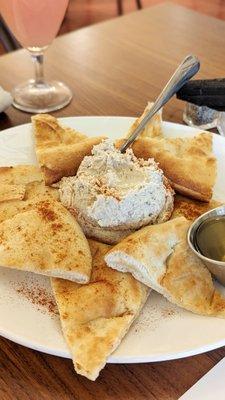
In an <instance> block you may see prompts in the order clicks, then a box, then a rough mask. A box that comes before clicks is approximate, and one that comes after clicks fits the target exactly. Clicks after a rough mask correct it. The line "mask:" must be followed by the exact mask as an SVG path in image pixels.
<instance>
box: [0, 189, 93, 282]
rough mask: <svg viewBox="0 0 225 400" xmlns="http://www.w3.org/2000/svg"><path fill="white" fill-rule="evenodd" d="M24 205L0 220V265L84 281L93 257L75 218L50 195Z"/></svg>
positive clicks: (88, 275)
mask: <svg viewBox="0 0 225 400" xmlns="http://www.w3.org/2000/svg"><path fill="white" fill-rule="evenodd" d="M21 203H23V202H22V201H21ZM14 206H15V208H14V209H13V208H12V209H11V213H12V214H13V213H14V212H15V211H16V209H17V207H18V204H16V205H14ZM25 208H26V209H28V210H26V211H24V212H21V211H22V210H21V209H20V210H19V211H20V212H17V213H16V214H14V216H12V217H11V218H10V217H9V216H8V218H6V219H5V220H4V221H3V222H1V223H0V265H1V266H2V267H9V268H15V269H19V270H21V271H31V272H35V273H38V274H43V275H50V276H54V277H61V278H63V279H70V280H72V281H75V282H79V283H87V282H88V281H89V278H90V274H91V263H92V259H91V254H90V249H89V245H88V242H87V240H86V238H85V236H84V234H83V232H82V230H81V228H80V226H79V225H78V224H77V222H76V220H75V218H74V217H73V216H72V215H71V214H70V213H69V211H67V210H66V209H65V208H64V207H63V206H62V205H61V204H60V203H59V202H58V201H56V200H55V199H54V198H53V197H50V196H49V197H46V198H45V199H43V200H40V201H36V200H35V201H33V202H32V201H31V203H30V204H29V203H28V204H26V205H25Z"/></svg>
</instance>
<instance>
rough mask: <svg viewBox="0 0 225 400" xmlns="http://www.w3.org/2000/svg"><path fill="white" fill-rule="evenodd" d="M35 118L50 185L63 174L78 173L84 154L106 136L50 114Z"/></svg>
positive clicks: (38, 150) (41, 161)
mask: <svg viewBox="0 0 225 400" xmlns="http://www.w3.org/2000/svg"><path fill="white" fill-rule="evenodd" d="M32 122H33V128H34V135H35V143H36V154H37V159H38V163H39V166H40V167H41V170H42V172H43V174H44V177H45V183H46V184H47V185H51V184H53V183H55V182H58V181H59V180H60V179H61V178H62V177H63V176H73V175H75V174H76V172H77V170H78V168H79V165H80V163H81V161H82V160H83V158H84V157H85V156H86V155H90V154H91V150H92V148H93V146H95V145H96V144H99V143H100V142H101V141H102V140H103V139H104V137H87V136H86V135H83V134H81V133H79V132H77V131H75V130H73V129H71V128H63V127H62V126H61V125H60V124H59V123H58V121H57V119H56V118H54V117H52V116H51V115H48V114H40V115H36V116H34V117H32Z"/></svg>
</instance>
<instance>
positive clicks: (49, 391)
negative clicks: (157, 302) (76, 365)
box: [0, 3, 225, 400]
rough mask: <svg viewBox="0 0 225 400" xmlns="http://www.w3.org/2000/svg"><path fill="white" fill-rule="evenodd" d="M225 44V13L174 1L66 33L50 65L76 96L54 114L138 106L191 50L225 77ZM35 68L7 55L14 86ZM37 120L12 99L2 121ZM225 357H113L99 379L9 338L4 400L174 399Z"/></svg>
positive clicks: (170, 114) (2, 124)
mask: <svg viewBox="0 0 225 400" xmlns="http://www.w3.org/2000/svg"><path fill="white" fill-rule="evenodd" d="M224 49H225V23H224V22H222V21H219V20H216V19H212V18H209V17H206V16H203V15H200V14H197V13H195V12H193V11H190V10H188V9H185V8H182V7H179V6H175V5H171V4H168V3H166V4H163V5H160V6H156V7H152V8H149V9H146V10H143V11H138V12H135V13H133V14H130V15H127V16H125V17H120V18H117V19H114V20H111V21H109V22H106V23H101V24H98V25H95V26H92V27H90V28H85V29H82V30H80V31H77V32H74V33H71V34H68V35H65V36H63V37H60V38H58V39H57V40H56V41H55V42H54V44H53V45H52V46H51V48H50V49H49V50H48V52H47V57H46V58H47V59H46V74H47V76H48V77H51V78H60V79H62V80H64V81H65V82H66V83H67V84H68V85H70V87H71V88H72V89H73V91H74V98H73V101H72V102H71V104H70V105H69V106H68V107H67V108H65V109H64V110H61V111H59V112H57V113H55V115H56V116H71V115H96V114H97V115H129V116H130V115H131V116H133V115H138V114H139V113H141V111H142V110H143V108H144V106H145V104H146V102H147V100H150V99H154V98H155V97H156V95H157V94H158V93H159V90H160V88H161V87H162V86H163V85H164V83H165V82H166V80H167V79H168V77H169V75H170V74H171V73H172V72H173V70H174V68H175V66H176V65H177V64H178V63H179V62H180V61H181V59H182V58H183V57H184V56H185V55H187V54H188V53H195V54H196V55H198V57H199V58H200V60H201V62H202V67H201V72H200V73H199V77H202V78H203V77H204V78H214V77H222V76H223V74H224V65H225V50H224ZM31 76H32V64H31V61H30V60H29V58H28V55H27V53H26V52H25V51H24V50H20V51H17V52H15V53H14V54H9V55H6V56H2V57H0V85H2V86H3V87H4V88H5V89H8V90H10V89H12V87H13V86H14V85H15V84H16V83H19V82H21V81H23V80H25V79H27V78H29V77H31ZM183 107H184V104H183V103H182V102H180V101H178V100H176V99H174V100H172V101H171V102H170V103H169V104H168V105H167V106H166V107H165V111H164V118H165V119H167V120H170V121H176V122H181V120H182V110H183ZM28 121H30V115H29V114H26V113H22V112H19V111H17V110H15V109H13V108H10V109H9V110H8V111H7V113H6V114H5V115H4V114H1V115H0V129H4V128H6V127H10V126H15V125H18V124H22V123H25V122H28ZM21 323H22V321H21ZM190 329H191V327H190ZM203 334H207V332H206V333H203ZM224 356H225V349H219V350H215V351H212V352H210V353H207V354H204V355H199V356H195V357H190V358H186V359H181V360H177V361H167V362H160V363H152V364H137V365H107V366H106V368H105V369H104V371H103V372H102V373H101V376H100V378H99V379H98V380H97V382H95V383H93V382H89V381H88V380H87V379H85V378H83V377H80V376H77V375H76V374H75V373H74V372H73V367H72V363H71V361H70V360H65V359H61V358H58V357H54V356H50V355H45V354H42V353H38V352H36V351H32V350H29V349H27V348H24V347H22V346H19V345H17V344H14V343H12V342H10V341H8V340H5V339H1V340H0V399H1V400H16V399H18V400H42V399H46V400H50V399H52V400H53V399H54V400H57V399H60V400H64V399H76V400H94V399H98V400H106V399H107V400H109V399H110V400H112V399H117V400H125V399H129V400H144V399H148V400H150V399H152V400H153V399H157V400H174V399H178V397H179V396H181V395H182V394H183V393H184V392H185V391H186V390H187V389H188V388H189V387H190V386H192V385H193V384H194V383H195V382H196V381H197V380H198V379H199V378H200V377H201V376H202V375H203V374H205V373H206V372H207V371H208V370H209V369H210V368H212V367H213V366H214V365H215V364H216V363H217V362H218V361H219V360H220V359H221V358H222V357H224Z"/></svg>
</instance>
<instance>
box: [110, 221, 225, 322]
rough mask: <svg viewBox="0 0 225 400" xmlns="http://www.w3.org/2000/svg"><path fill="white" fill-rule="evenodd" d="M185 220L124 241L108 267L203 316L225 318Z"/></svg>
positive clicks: (223, 306)
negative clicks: (190, 243) (191, 244)
mask: <svg viewBox="0 0 225 400" xmlns="http://www.w3.org/2000/svg"><path fill="white" fill-rule="evenodd" d="M189 225H190V222H189V221H187V220H186V219H185V218H184V217H179V218H175V219H173V220H170V221H168V222H165V223H164V224H160V225H152V226H148V227H145V228H143V229H141V230H139V231H137V232H136V233H134V234H132V235H130V236H129V237H128V238H126V239H124V240H123V241H122V242H121V243H119V244H118V245H117V246H115V247H113V248H112V249H111V250H110V251H109V252H108V253H107V254H106V256H105V260H106V263H107V264H108V266H110V267H112V268H114V269H116V270H118V271H122V272H130V273H131V274H132V275H133V276H134V277H135V278H136V279H138V280H139V281H140V282H143V283H144V284H146V285H147V286H149V287H151V288H152V289H155V290H156V291H157V292H159V293H161V294H162V295H163V296H165V297H166V298H167V299H168V300H169V301H171V302H172V303H174V304H176V305H178V306H180V307H183V308H185V309H186V310H190V311H192V312H194V313H197V314H202V315H217V316H223V317H225V299H224V298H222V296H221V295H220V294H219V292H218V291H217V290H216V289H215V287H214V284H213V281H212V277H211V274H210V273H209V271H208V269H207V268H206V267H205V265H204V264H203V263H202V261H201V260H200V259H199V258H198V257H197V256H196V255H195V254H194V253H193V252H192V251H191V250H190V248H189V247H188V244H187V240H186V234H187V230H188V227H189Z"/></svg>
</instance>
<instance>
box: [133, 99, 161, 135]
mask: <svg viewBox="0 0 225 400" xmlns="http://www.w3.org/2000/svg"><path fill="white" fill-rule="evenodd" d="M152 106H153V103H151V102H148V104H147V106H146V107H145V109H144V112H143V114H142V115H141V116H140V117H139V118H137V119H136V120H135V122H134V123H133V124H132V125H131V127H130V129H129V131H128V133H127V135H126V137H129V136H130V135H131V134H132V133H133V132H134V130H135V129H136V128H137V127H138V125H139V124H140V122H141V121H142V120H143V118H144V117H145V116H146V114H147V113H148V112H149V110H150V109H151V107H152ZM139 137H142V138H143V137H149V138H153V137H163V133H162V109H161V110H160V111H158V112H157V113H156V114H155V115H154V117H152V119H151V120H150V121H149V122H148V124H147V125H146V126H145V128H144V130H143V131H142V132H141V133H140V135H139Z"/></svg>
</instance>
